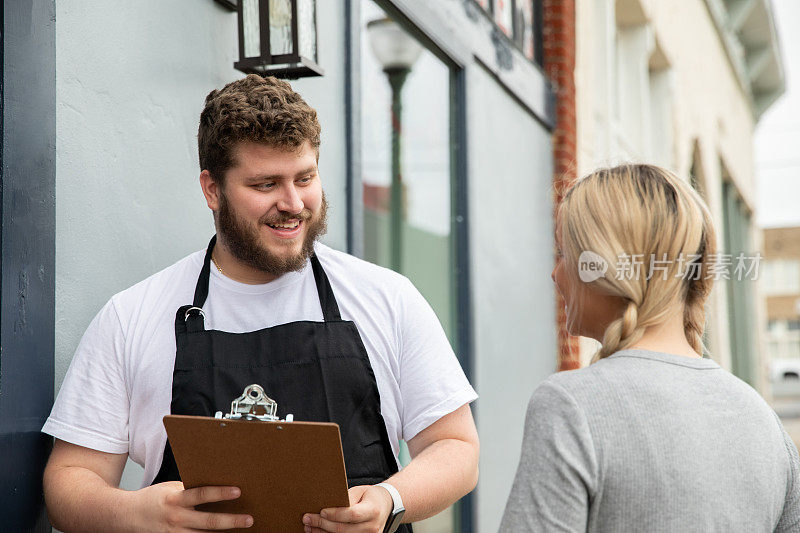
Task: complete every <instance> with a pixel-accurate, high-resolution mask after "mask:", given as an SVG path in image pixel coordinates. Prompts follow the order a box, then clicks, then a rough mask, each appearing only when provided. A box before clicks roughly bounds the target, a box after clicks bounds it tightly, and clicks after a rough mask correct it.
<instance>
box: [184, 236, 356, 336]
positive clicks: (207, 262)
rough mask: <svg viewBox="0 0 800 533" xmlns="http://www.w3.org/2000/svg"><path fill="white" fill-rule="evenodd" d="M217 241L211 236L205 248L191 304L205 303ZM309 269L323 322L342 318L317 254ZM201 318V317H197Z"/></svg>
mask: <svg viewBox="0 0 800 533" xmlns="http://www.w3.org/2000/svg"><path fill="white" fill-rule="evenodd" d="M216 243H217V236H216V235H214V236H213V237H211V241H210V242H209V243H208V248H207V249H206V256H205V259H204V260H203V268H202V269H201V270H200V276H199V277H198V278H197V285H196V286H195V289H194V302H193V303H192V306H194V307H197V308H201V309H202V307H203V305H205V303H206V299H207V298H208V282H209V280H210V279H211V252H212V251H213V250H214V245H215V244H216ZM311 270H313V271H314V281H315V282H316V284H317V295H318V297H319V304H320V306H321V307H322V316H323V317H324V319H325V322H331V321H338V320H341V319H342V315H341V313H339V304H338V303H336V297H335V296H334V295H333V289H332V288H331V283H330V281H328V275H327V274H325V271H324V270H323V269H322V265H321V264H320V262H319V259H318V258H317V254H312V255H311ZM199 318H201V319H202V317H199Z"/></svg>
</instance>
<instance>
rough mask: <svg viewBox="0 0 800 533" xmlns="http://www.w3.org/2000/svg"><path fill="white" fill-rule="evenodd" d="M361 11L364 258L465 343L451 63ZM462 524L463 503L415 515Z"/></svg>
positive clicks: (441, 527) (419, 527)
mask: <svg viewBox="0 0 800 533" xmlns="http://www.w3.org/2000/svg"><path fill="white" fill-rule="evenodd" d="M361 14H362V18H361V23H362V38H361V43H362V48H361V76H360V78H361V99H362V102H361V116H362V124H361V143H362V145H361V148H362V150H361V154H362V176H361V179H362V184H363V197H364V258H365V259H366V260H368V261H371V262H373V263H376V264H379V265H382V266H385V267H388V268H391V269H393V270H395V271H397V272H400V273H401V274H403V275H405V276H406V277H408V278H409V279H410V280H411V281H412V282H413V283H414V285H415V286H416V287H417V289H418V290H419V291H420V292H421V293H422V295H423V296H424V297H425V299H426V300H427V301H428V303H429V304H430V305H431V307H432V308H433V310H434V311H435V312H436V315H437V316H438V318H439V321H440V322H441V324H442V326H443V328H444V330H445V333H446V334H447V336H448V338H449V340H450V342H451V344H452V345H453V346H455V345H456V344H455V343H456V339H455V333H456V323H455V308H456V306H455V290H454V288H455V285H456V279H455V269H454V268H453V265H454V257H455V249H454V247H455V244H454V243H455V240H454V232H453V230H452V226H453V208H452V201H451V198H452V196H453V180H452V179H451V174H452V165H451V152H452V144H451V131H450V69H449V67H448V66H447V65H446V64H445V63H443V62H442V61H441V60H440V59H439V58H437V57H436V56H435V55H434V54H433V53H431V52H430V51H429V50H427V49H426V48H425V47H424V46H423V45H422V44H421V43H420V42H419V41H418V40H416V39H415V38H414V37H413V36H412V35H411V34H409V33H408V32H407V31H406V30H405V29H403V27H402V26H400V25H398V24H397V23H396V22H395V21H393V20H391V19H390V18H389V17H388V15H387V14H386V13H385V12H384V11H383V10H382V9H380V8H379V7H378V6H377V5H376V4H375V3H373V2H372V0H363V1H362V4H361ZM401 449H402V452H401V462H403V463H404V464H405V463H407V461H409V457H408V452H407V448H405V446H402V447H401ZM454 530H455V513H454V511H453V508H450V509H447V510H446V511H444V512H442V513H440V514H439V515H437V516H435V517H433V518H431V519H428V520H425V521H423V522H420V523H418V524H414V531H416V532H417V533H426V532H427V533H432V532H436V533H444V532H452V531H454Z"/></svg>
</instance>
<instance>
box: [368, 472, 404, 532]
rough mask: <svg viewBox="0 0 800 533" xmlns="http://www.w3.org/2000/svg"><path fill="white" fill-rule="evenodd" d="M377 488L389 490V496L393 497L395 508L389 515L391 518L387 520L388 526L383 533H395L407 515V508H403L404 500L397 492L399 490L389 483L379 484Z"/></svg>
mask: <svg viewBox="0 0 800 533" xmlns="http://www.w3.org/2000/svg"><path fill="white" fill-rule="evenodd" d="M375 486H376V487H383V488H384V489H386V490H388V491H389V494H390V495H391V496H392V503H393V504H394V508H393V509H392V512H391V513H390V514H389V518H387V519H386V526H385V527H384V528H383V533H394V532H395V531H397V528H399V527H400V522H402V521H403V515H404V514H406V508H405V507H403V499H402V498H401V497H400V493H399V492H397V489H396V488H394V487H393V486H392V485H389V484H388V483H378V484H377V485H375Z"/></svg>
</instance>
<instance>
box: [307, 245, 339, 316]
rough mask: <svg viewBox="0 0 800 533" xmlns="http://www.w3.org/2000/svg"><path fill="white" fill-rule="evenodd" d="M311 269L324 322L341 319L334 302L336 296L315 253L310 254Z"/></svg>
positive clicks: (337, 305)
mask: <svg viewBox="0 0 800 533" xmlns="http://www.w3.org/2000/svg"><path fill="white" fill-rule="evenodd" d="M311 269H312V270H313V271H314V281H316V282H317V294H318V295H319V304H320V306H322V317H323V318H324V319H325V322H333V321H337V322H338V321H340V320H342V315H341V314H340V313H339V304H338V303H336V296H334V295H333V288H331V283H330V281H328V275H327V274H325V271H324V270H323V269H322V265H321V264H320V262H319V259H318V258H317V254H313V255H312V256H311Z"/></svg>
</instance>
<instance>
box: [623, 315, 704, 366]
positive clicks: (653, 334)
mask: <svg viewBox="0 0 800 533" xmlns="http://www.w3.org/2000/svg"><path fill="white" fill-rule="evenodd" d="M637 348H638V349H640V350H650V351H653V352H664V353H671V354H674V355H682V356H685V357H693V358H698V357H702V356H701V355H700V354H698V353H697V352H696V351H695V350H694V348H692V345H691V344H689V341H688V340H686V333H685V331H684V329H683V313H676V314H674V315H673V316H672V317H670V318H669V319H668V320H667V321H666V322H663V323H661V324H659V325H657V326H652V327H649V328H647V329H645V330H644V334H643V335H642V338H641V339H639V341H638V342H637V343H636V344H634V345H633V346H630V348H629V349H637Z"/></svg>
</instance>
